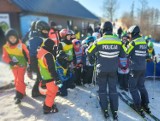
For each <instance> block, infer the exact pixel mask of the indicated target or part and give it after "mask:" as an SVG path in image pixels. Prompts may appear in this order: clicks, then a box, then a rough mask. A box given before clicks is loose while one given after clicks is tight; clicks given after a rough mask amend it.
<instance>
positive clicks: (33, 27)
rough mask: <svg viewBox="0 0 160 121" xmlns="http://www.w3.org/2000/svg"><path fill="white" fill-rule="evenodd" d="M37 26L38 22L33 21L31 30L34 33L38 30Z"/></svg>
mask: <svg viewBox="0 0 160 121" xmlns="http://www.w3.org/2000/svg"><path fill="white" fill-rule="evenodd" d="M35 26H36V21H32V22H31V30H32V31H34V30H36V29H35Z"/></svg>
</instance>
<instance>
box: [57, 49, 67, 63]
mask: <svg viewBox="0 0 160 121" xmlns="http://www.w3.org/2000/svg"><path fill="white" fill-rule="evenodd" d="M56 58H57V59H58V61H61V62H63V61H68V55H67V54H66V53H65V52H64V51H62V50H60V51H59V54H58V55H57V57H56Z"/></svg>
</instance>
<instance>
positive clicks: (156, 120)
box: [122, 92, 160, 121]
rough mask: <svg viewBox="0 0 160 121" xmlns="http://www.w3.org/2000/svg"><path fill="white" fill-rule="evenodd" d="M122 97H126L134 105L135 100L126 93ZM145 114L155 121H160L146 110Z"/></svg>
mask: <svg viewBox="0 0 160 121" xmlns="http://www.w3.org/2000/svg"><path fill="white" fill-rule="evenodd" d="M122 95H124V96H125V97H126V98H127V99H128V100H129V101H130V102H132V103H133V100H132V99H131V98H130V97H129V96H128V95H127V94H126V93H125V92H122ZM144 113H146V114H147V115H149V116H150V117H151V118H152V119H154V120H155V121H160V119H159V118H157V117H156V116H155V115H153V114H152V113H147V112H146V111H145V110H144Z"/></svg>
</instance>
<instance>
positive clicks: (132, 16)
mask: <svg viewBox="0 0 160 121" xmlns="http://www.w3.org/2000/svg"><path fill="white" fill-rule="evenodd" d="M134 2H135V1H133V2H132V5H131V12H130V16H131V24H133V23H134V7H135V6H134Z"/></svg>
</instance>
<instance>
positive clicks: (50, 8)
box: [12, 0, 99, 20]
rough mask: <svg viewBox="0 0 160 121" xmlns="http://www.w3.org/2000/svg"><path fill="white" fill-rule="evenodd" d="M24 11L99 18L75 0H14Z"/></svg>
mask: <svg viewBox="0 0 160 121" xmlns="http://www.w3.org/2000/svg"><path fill="white" fill-rule="evenodd" d="M12 2H13V3H14V4H16V5H17V6H18V7H20V8H21V9H22V10H23V11H28V12H36V13H44V14H55V15H62V16H69V17H76V18H83V19H94V20H99V18H98V17H97V16H95V15H94V14H93V13H91V12H90V11H89V10H87V9H86V8H85V7H84V6H82V5H81V4H80V3H79V2H77V1H74V0H12Z"/></svg>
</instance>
